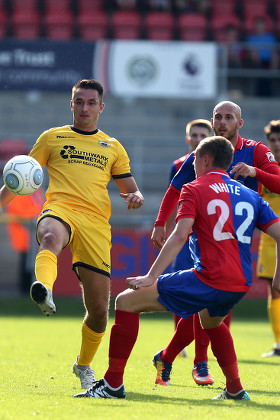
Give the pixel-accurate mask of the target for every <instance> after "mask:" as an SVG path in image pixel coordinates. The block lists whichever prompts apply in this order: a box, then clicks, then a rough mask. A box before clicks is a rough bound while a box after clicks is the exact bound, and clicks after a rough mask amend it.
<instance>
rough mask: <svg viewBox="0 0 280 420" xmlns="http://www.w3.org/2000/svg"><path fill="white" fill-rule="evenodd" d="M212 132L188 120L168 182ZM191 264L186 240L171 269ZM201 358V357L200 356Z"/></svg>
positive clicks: (204, 124)
mask: <svg viewBox="0 0 280 420" xmlns="http://www.w3.org/2000/svg"><path fill="white" fill-rule="evenodd" d="M211 133H212V126H211V123H210V121H208V120H204V119H197V120H193V121H190V122H189V123H188V124H187V126H186V137H185V140H186V143H187V144H188V145H189V153H187V154H186V155H184V156H181V157H180V158H179V159H176V160H174V162H173V163H172V165H171V170H170V182H171V180H172V178H173V177H174V176H175V175H176V173H177V172H178V170H179V169H180V168H181V166H182V164H183V163H184V161H185V160H186V159H187V157H188V156H189V155H190V154H191V153H192V152H193V151H194V150H195V149H196V147H197V146H198V144H199V143H200V142H201V140H203V139H205V138H206V137H209V136H210V135H211ZM176 210H177V209H175V210H174V211H173V213H172V215H171V216H170V217H169V218H168V220H167V224H166V231H167V235H168V236H169V234H170V233H171V232H172V230H173V228H174V223H175V217H176V212H177V211H176ZM192 266H193V262H192V258H191V253H190V250H189V241H186V243H185V245H184V246H183V248H182V249H181V251H180V252H179V254H178V255H177V257H176V258H175V260H174V261H173V262H172V264H171V267H170V268H171V269H172V271H178V270H184V269H188V268H191V267H192ZM173 318H174V322H175V329H176V327H177V324H178V322H179V320H180V319H181V318H180V317H179V316H178V315H176V314H173ZM192 322H193V319H192V318H190V319H189V323H190V324H191V323H192ZM196 344H197V345H198V346H199V347H200V346H202V347H203V348H204V342H203V341H202V343H200V342H199V343H196ZM182 355H183V357H186V352H185V349H184V350H183V351H182ZM202 360H203V358H202Z"/></svg>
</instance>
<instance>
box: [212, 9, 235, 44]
mask: <svg viewBox="0 0 280 420" xmlns="http://www.w3.org/2000/svg"><path fill="white" fill-rule="evenodd" d="M229 26H234V27H235V28H236V29H238V31H240V20H239V19H238V17H237V16H235V15H231V16H227V17H223V16H216V17H215V19H213V21H212V25H211V29H212V36H213V39H214V41H217V42H224V41H225V30H226V28H227V27H229Z"/></svg>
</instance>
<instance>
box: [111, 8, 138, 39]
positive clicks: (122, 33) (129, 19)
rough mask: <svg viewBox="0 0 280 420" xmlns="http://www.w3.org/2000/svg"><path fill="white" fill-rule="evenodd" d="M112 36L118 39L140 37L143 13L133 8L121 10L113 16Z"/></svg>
mask: <svg viewBox="0 0 280 420" xmlns="http://www.w3.org/2000/svg"><path fill="white" fill-rule="evenodd" d="M111 27H112V36H113V38H116V39H139V38H140V37H141V15H140V14H139V13H138V12H137V11H133V10H119V11H116V12H115V13H114V14H113V16H112V21H111Z"/></svg>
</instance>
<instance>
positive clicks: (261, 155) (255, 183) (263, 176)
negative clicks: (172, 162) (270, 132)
mask: <svg viewBox="0 0 280 420" xmlns="http://www.w3.org/2000/svg"><path fill="white" fill-rule="evenodd" d="M193 161H194V153H191V154H190V155H189V157H188V158H187V159H186V160H185V161H184V163H183V164H182V166H181V168H180V170H179V172H178V173H177V174H176V175H175V176H174V178H173V179H172V181H171V185H172V186H173V187H174V188H176V189H177V190H179V191H180V190H181V188H182V186H183V185H184V184H186V183H187V182H191V181H193V180H194V179H195V172H194V167H193ZM239 162H245V163H246V164H247V165H249V166H253V167H254V168H255V170H256V177H254V178H253V177H247V178H243V177H242V176H239V177H238V179H237V180H238V181H239V182H241V183H242V184H244V185H246V187H248V188H250V189H251V190H254V191H258V192H260V190H261V185H262V184H264V185H265V186H266V187H267V188H269V189H270V191H271V188H272V191H273V192H276V193H280V170H279V167H278V164H277V162H276V161H275V158H274V156H273V154H272V152H271V151H270V150H269V148H268V147H267V146H265V145H264V144H263V143H261V142H256V141H254V140H248V139H244V138H242V137H241V136H238V142H237V145H236V148H235V151H234V157H233V162H232V164H231V165H230V167H229V168H228V170H227V172H228V173H229V172H230V170H231V169H232V167H233V166H235V165H236V164H237V163H239ZM230 176H231V177H232V178H234V174H232V175H230Z"/></svg>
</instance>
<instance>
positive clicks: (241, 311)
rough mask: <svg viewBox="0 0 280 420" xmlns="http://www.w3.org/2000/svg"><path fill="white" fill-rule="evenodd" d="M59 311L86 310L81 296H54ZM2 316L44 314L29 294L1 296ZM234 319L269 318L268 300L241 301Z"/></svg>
mask: <svg viewBox="0 0 280 420" xmlns="http://www.w3.org/2000/svg"><path fill="white" fill-rule="evenodd" d="M54 300H55V304H56V309H57V312H56V314H55V316H56V317H81V316H83V315H84V313H85V310H84V306H83V303H82V299H81V298H80V297H77V298H73V297H54ZM0 316H32V317H33V316H38V317H39V316H42V313H41V311H40V309H39V308H38V306H37V305H36V304H35V303H34V302H32V300H31V299H30V297H29V296H23V297H16V298H0ZM109 316H110V317H114V300H113V299H112V300H111V303H110V311H109ZM144 317H151V318H153V319H167V318H168V317H170V313H166V312H165V313H160V312H158V313H153V314H144V315H141V318H143V319H144ZM233 320H239V321H240V320H244V321H247V320H254V321H264V320H267V312H266V300H265V299H262V300H249V299H245V300H243V301H241V302H240V303H239V304H238V305H237V306H236V307H235V308H234V310H233Z"/></svg>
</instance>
